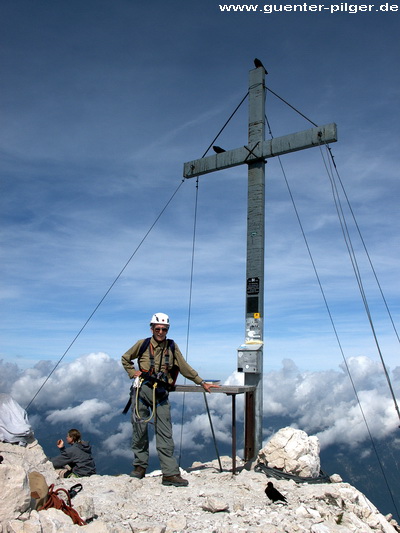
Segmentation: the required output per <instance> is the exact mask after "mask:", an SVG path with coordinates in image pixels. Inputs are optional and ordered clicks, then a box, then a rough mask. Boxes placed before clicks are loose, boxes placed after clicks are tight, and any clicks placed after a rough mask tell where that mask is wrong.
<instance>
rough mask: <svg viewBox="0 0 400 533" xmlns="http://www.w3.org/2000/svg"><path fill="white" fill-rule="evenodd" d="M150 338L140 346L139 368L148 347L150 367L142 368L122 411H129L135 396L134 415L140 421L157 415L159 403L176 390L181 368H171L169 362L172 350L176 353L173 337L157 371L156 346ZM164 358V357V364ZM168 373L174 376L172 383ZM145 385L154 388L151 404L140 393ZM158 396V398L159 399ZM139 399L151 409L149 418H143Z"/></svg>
mask: <svg viewBox="0 0 400 533" xmlns="http://www.w3.org/2000/svg"><path fill="white" fill-rule="evenodd" d="M150 340H151V337H148V338H147V339H145V340H144V341H143V343H142V345H141V346H140V348H139V353H138V358H137V359H138V364H139V368H141V366H140V358H141V356H142V355H143V354H144V352H145V351H146V350H147V349H148V350H149V357H150V369H149V370H147V371H145V370H142V373H141V375H140V376H139V378H137V379H135V381H134V382H133V384H132V386H131V389H130V395H129V400H128V402H127V404H126V406H125V408H124V410H123V411H122V413H123V414H126V413H127V412H128V410H129V408H130V406H131V404H132V398H133V397H134V399H135V407H134V409H133V416H134V418H135V420H136V421H140V422H150V420H151V419H152V418H153V417H154V415H155V412H156V407H157V405H162V404H163V403H165V401H166V400H167V397H168V393H169V392H170V391H173V390H175V382H176V380H177V378H178V374H179V368H178V367H177V366H176V365H173V366H172V367H171V368H169V362H170V355H169V353H170V351H171V352H172V355H174V354H175V342H174V341H173V340H172V339H167V346H166V348H165V349H164V353H163V356H162V357H161V360H160V368H159V369H158V372H157V373H156V371H155V360H154V348H153V345H152V344H151V342H150ZM163 359H164V364H163ZM162 367H164V371H163V370H162ZM168 373H169V375H170V376H171V378H172V383H169V382H168V378H167V374H168ZM143 385H146V386H148V387H151V388H152V402H151V405H149V404H148V403H147V402H145V401H144V399H143V398H141V397H140V395H139V393H140V388H141V387H142V386H143ZM157 396H158V399H157ZM157 400H158V401H157ZM139 401H140V402H142V403H143V404H145V405H146V406H147V407H149V409H150V410H151V414H150V416H149V418H147V419H142V418H141V416H140V414H139V409H138V402H139Z"/></svg>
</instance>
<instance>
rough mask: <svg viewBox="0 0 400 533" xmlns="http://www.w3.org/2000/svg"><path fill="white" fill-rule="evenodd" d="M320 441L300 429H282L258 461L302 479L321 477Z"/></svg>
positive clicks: (274, 436) (268, 443) (260, 453)
mask: <svg viewBox="0 0 400 533" xmlns="http://www.w3.org/2000/svg"><path fill="white" fill-rule="evenodd" d="M319 452H320V447H319V440H318V438H317V437H309V436H308V435H307V433H305V432H304V431H301V430H299V429H294V428H291V427H286V428H283V429H280V430H279V431H278V432H277V433H276V434H275V435H273V436H272V437H271V439H270V440H269V441H268V442H267V444H266V445H265V446H264V448H263V449H262V450H261V451H260V452H259V454H258V460H259V461H261V462H263V463H264V464H266V465H267V466H269V467H270V468H277V469H278V470H282V471H283V472H286V473H288V474H293V475H296V476H301V477H313V478H316V477H318V476H319V473H320V469H321V463H320V458H319Z"/></svg>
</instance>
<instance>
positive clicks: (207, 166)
mask: <svg viewBox="0 0 400 533" xmlns="http://www.w3.org/2000/svg"><path fill="white" fill-rule="evenodd" d="M335 141H337V131H336V124H335V123H333V122H332V123H331V124H326V125H325V126H318V127H316V128H310V129H308V130H304V131H300V132H297V133H292V134H291V135H285V136H284V137H276V138H275V139H270V140H268V141H256V142H253V143H251V145H247V146H243V147H242V148H236V149H234V150H227V151H226V152H222V153H220V154H214V155H210V156H208V157H203V158H201V159H195V160H193V161H189V162H187V163H185V164H184V167H183V176H184V178H194V177H196V176H201V175H203V174H209V173H210V172H216V171H217V170H224V169H225V168H230V167H236V166H238V165H243V164H245V163H247V164H250V163H255V162H256V161H262V160H265V159H268V158H270V157H276V156H278V155H283V154H288V153H290V152H297V151H298V150H304V149H306V148H312V147H313V146H320V145H321V144H325V143H331V142H335Z"/></svg>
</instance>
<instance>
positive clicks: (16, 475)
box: [0, 463, 31, 523]
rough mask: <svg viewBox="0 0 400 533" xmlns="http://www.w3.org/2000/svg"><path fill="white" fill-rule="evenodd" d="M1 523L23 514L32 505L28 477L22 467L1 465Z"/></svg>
mask: <svg viewBox="0 0 400 533" xmlns="http://www.w3.org/2000/svg"><path fill="white" fill-rule="evenodd" d="M0 487H1V500H0V502H1V503H0V523H3V522H6V521H7V520H13V519H14V518H18V517H19V516H20V515H21V514H23V513H24V512H25V511H26V510H27V509H29V505H30V503H31V492H30V490H29V483H28V476H27V473H26V472H25V470H24V469H23V468H22V466H18V465H16V466H13V465H9V464H4V463H3V464H0Z"/></svg>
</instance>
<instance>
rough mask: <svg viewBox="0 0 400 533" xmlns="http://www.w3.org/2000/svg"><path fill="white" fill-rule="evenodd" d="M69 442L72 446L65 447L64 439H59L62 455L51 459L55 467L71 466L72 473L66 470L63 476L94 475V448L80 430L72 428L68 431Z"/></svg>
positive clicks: (58, 443)
mask: <svg viewBox="0 0 400 533" xmlns="http://www.w3.org/2000/svg"><path fill="white" fill-rule="evenodd" d="M67 442H68V444H70V445H71V447H70V448H65V445H64V441H63V440H62V439H60V440H58V441H57V447H58V448H59V449H60V452H61V453H60V455H57V457H53V458H51V459H50V461H51V462H52V463H53V466H54V468H56V469H61V468H68V467H69V468H70V469H71V471H70V473H68V472H66V474H65V475H64V476H63V477H68V476H69V475H71V474H73V475H75V476H77V477H84V476H92V475H93V474H95V473H96V465H95V464H94V460H93V457H92V448H91V446H90V444H89V443H88V442H85V441H83V440H81V434H80V431H78V430H77V429H70V430H69V431H68V433H67Z"/></svg>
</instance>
